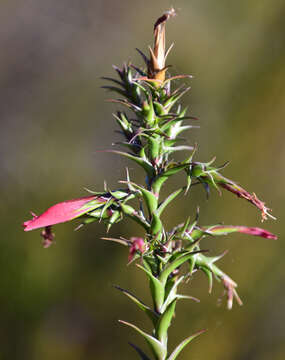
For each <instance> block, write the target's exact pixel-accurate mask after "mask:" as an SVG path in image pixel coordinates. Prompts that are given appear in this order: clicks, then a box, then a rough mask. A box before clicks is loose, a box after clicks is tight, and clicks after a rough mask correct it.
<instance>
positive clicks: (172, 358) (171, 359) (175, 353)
mask: <svg viewBox="0 0 285 360" xmlns="http://www.w3.org/2000/svg"><path fill="white" fill-rule="evenodd" d="M205 331H206V330H201V331H198V332H197V333H196V334H194V335H191V336H189V337H188V338H187V339H185V340H184V341H182V342H181V343H180V344H179V345H178V346H177V347H176V348H175V350H174V351H173V353H172V354H171V355H170V356H169V357H168V358H167V360H175V359H176V358H177V356H178V355H179V354H180V352H181V351H182V350H183V349H184V347H185V346H186V345H187V344H189V342H190V341H192V340H194V339H195V338H196V337H197V336H199V335H201V334H203V333H204V332H205Z"/></svg>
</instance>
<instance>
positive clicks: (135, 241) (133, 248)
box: [128, 237, 147, 262]
mask: <svg viewBox="0 0 285 360" xmlns="http://www.w3.org/2000/svg"><path fill="white" fill-rule="evenodd" d="M130 244H131V245H130V252H129V259H128V260H129V262H130V261H132V259H133V257H134V255H135V254H136V253H137V251H139V252H141V253H142V254H143V253H144V252H145V251H146V249H147V246H146V244H145V242H144V239H143V238H140V237H132V238H131V239H130Z"/></svg>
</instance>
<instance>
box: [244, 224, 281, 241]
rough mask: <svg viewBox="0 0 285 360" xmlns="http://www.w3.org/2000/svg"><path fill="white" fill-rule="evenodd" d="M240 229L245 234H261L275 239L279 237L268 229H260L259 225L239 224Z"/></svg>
mask: <svg viewBox="0 0 285 360" xmlns="http://www.w3.org/2000/svg"><path fill="white" fill-rule="evenodd" d="M238 231H239V232H241V233H244V234H249V235H255V236H261V237H263V238H266V239H273V240H276V239H277V236H276V235H274V234H272V233H271V232H269V231H267V230H264V229H260V228H258V227H247V226H238Z"/></svg>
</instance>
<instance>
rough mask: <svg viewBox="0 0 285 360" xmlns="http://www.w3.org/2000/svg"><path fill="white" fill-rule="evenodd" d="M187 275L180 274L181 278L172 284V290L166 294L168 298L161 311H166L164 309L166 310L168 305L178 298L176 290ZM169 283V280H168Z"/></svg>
mask: <svg viewBox="0 0 285 360" xmlns="http://www.w3.org/2000/svg"><path fill="white" fill-rule="evenodd" d="M184 278H185V276H180V278H179V279H178V280H176V281H175V282H174V283H173V285H172V286H171V289H170V291H169V292H168V295H167V294H166V296H167V297H166V299H165V301H164V303H163V305H162V308H161V312H162V313H164V311H165V310H166V308H167V306H168V305H169V304H170V303H171V302H172V301H173V300H174V299H175V298H176V291H177V287H178V285H179V284H180V283H181V282H182V281H183V280H184ZM167 283H169V281H168V282H167Z"/></svg>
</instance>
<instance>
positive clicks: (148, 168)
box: [107, 150, 155, 177]
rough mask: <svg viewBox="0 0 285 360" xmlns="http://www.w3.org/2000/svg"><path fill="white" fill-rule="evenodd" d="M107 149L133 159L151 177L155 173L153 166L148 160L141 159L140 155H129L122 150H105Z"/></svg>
mask: <svg viewBox="0 0 285 360" xmlns="http://www.w3.org/2000/svg"><path fill="white" fill-rule="evenodd" d="M107 151H108V152H112V153H114V154H118V155H122V156H125V157H127V158H128V159H130V160H133V161H134V162H136V163H137V164H138V165H140V166H141V167H142V168H143V169H144V170H145V171H146V173H147V174H148V175H149V176H150V177H153V176H154V175H155V172H154V168H153V166H152V165H151V164H150V163H149V162H148V161H146V160H144V159H141V158H140V157H137V156H134V155H131V154H129V153H126V152H123V151H117V150H107Z"/></svg>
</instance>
